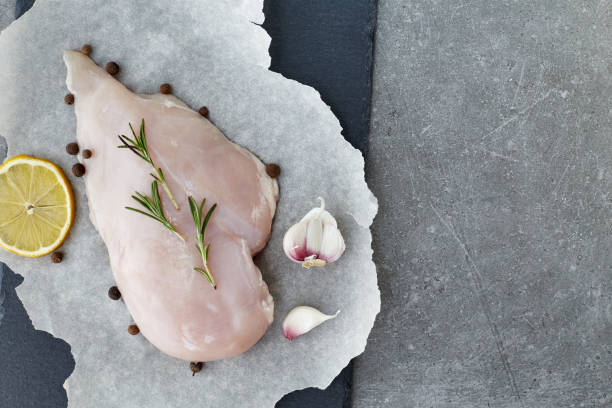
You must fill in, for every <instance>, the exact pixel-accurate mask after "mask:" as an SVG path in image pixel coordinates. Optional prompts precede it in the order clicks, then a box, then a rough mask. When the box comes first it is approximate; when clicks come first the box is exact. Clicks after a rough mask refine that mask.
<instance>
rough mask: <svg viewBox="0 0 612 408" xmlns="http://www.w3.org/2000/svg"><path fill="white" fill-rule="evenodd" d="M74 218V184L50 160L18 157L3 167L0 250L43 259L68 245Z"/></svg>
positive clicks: (0, 186)
mask: <svg viewBox="0 0 612 408" xmlns="http://www.w3.org/2000/svg"><path fill="white" fill-rule="evenodd" d="M73 218H74V199H73V194H72V189H71V188H70V183H69V182H68V180H67V179H66V177H65V176H64V173H63V172H62V170H61V169H60V168H59V167H58V166H56V165H55V164H53V163H51V162H50V161H48V160H45V159H40V158H36V157H31V156H25V155H21V156H16V157H14V158H12V159H10V160H8V161H6V162H5V163H4V164H3V165H2V166H0V246H2V247H3V248H4V249H7V250H9V251H11V252H14V253H16V254H18V255H22V256H30V257H36V256H42V255H46V254H48V253H50V252H52V251H53V250H54V249H56V248H57V247H58V246H60V245H61V244H62V242H64V239H65V238H66V236H67V235H68V232H69V231H70V227H71V226H72V220H73Z"/></svg>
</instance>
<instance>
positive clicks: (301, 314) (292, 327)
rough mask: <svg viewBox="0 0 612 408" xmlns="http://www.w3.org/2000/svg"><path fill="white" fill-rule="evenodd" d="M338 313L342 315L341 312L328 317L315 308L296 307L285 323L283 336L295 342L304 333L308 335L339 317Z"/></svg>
mask: <svg viewBox="0 0 612 408" xmlns="http://www.w3.org/2000/svg"><path fill="white" fill-rule="evenodd" d="M338 313H340V311H339V310H338V311H337V312H336V314H333V315H326V314H324V313H321V312H320V311H319V310H317V309H315V308H314V307H310V306H298V307H295V308H293V309H292V310H291V311H290V312H289V314H287V317H285V320H284V321H283V334H284V336H285V337H286V338H287V339H289V340H293V339H295V338H296V337H298V336H301V335H302V334H304V333H308V332H309V331H311V330H312V329H314V328H315V327H317V326H318V325H320V324H321V323H323V322H325V321H327V320H330V319H333V318H335V317H336V316H338Z"/></svg>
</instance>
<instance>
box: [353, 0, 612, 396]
mask: <svg viewBox="0 0 612 408" xmlns="http://www.w3.org/2000/svg"><path fill="white" fill-rule="evenodd" d="M611 39H612V2H610V1H606V0H602V1H599V0H597V1H587V0H584V1H583V0H581V1H577V0H571V1H567V0H565V1H562V0H556V1H552V0H551V1H547V0H542V1H507V0H506V1H489V0H478V1H472V0H467V1H456V2H455V1H435V0H430V1H423V0H411V1H409V2H408V1H403V0H381V1H380V2H379V11H378V27H377V34H376V44H375V65H374V90H373V110H372V130H371V135H370V141H369V149H370V150H369V155H368V162H367V174H368V177H369V183H370V186H371V187H372V189H373V190H374V193H375V194H376V195H377V196H378V198H379V200H380V213H379V216H378V217H377V219H376V222H375V227H374V251H375V260H376V261H377V265H378V271H379V284H380V287H381V291H382V299H383V307H382V312H381V314H380V315H379V318H378V320H377V323H376V325H375V328H374V331H373V333H372V335H371V337H370V341H369V344H368V347H367V349H366V352H365V354H364V355H363V356H361V357H360V358H359V359H358V360H357V362H356V368H355V384H354V388H353V389H354V394H353V406H354V407H355V408H362V407H368V408H369V407H402V408H404V407H410V408H420V407H423V408H424V407H461V408H469V407H517V408H523V407H537V408H544V407H551V408H552V407H555V408H563V407H579V406H584V407H610V406H612V127H611V126H610V125H611V116H612V115H611V110H612V103H611V102H612V80H611V78H612V76H611V72H610V71H611V69H612V58H611V57H612V56H611V54H612V41H611Z"/></svg>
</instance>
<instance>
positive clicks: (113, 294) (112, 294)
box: [108, 286, 121, 300]
mask: <svg viewBox="0 0 612 408" xmlns="http://www.w3.org/2000/svg"><path fill="white" fill-rule="evenodd" d="M108 297H109V298H111V299H113V300H119V299H121V292H119V288H118V287H116V286H111V287H110V289H109V290H108Z"/></svg>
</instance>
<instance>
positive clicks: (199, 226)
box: [189, 196, 217, 289]
mask: <svg viewBox="0 0 612 408" xmlns="http://www.w3.org/2000/svg"><path fill="white" fill-rule="evenodd" d="M205 202H206V199H205V198H204V199H202V202H201V203H200V205H198V203H197V202H196V200H195V199H194V198H193V197H191V196H189V209H190V210H191V217H192V218H193V223H194V224H195V227H196V237H195V239H196V249H197V250H198V252H199V253H200V256H201V257H202V263H203V264H204V269H202V268H199V267H194V268H193V269H194V270H196V271H198V272H200V273H201V274H202V275H203V276H204V277H205V278H206V280H208V282H209V283H210V284H211V285H212V287H213V289H217V283H216V282H215V278H214V276H213V274H212V272H211V271H210V268H209V267H208V251H209V250H210V244H208V245H204V233H205V232H206V226H207V225H208V221H210V217H211V216H212V213H213V211H215V208H217V204H214V205H213V206H212V207H210V209H209V210H208V212H207V213H206V216H205V217H204V219H203V220H202V210H203V209H204V203H205Z"/></svg>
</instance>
